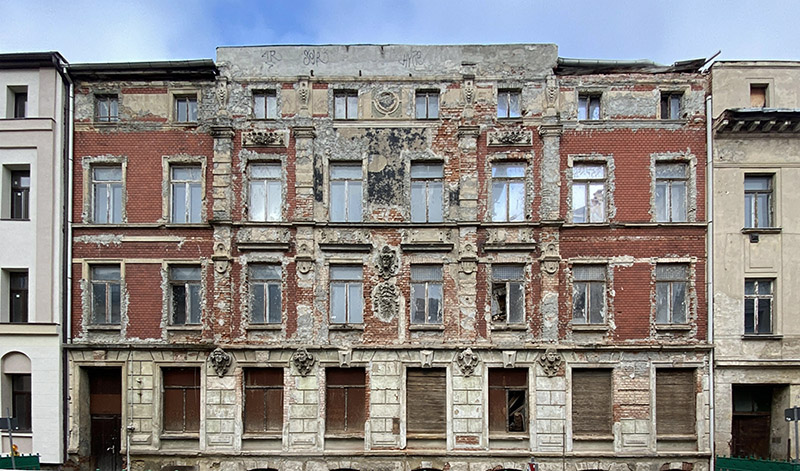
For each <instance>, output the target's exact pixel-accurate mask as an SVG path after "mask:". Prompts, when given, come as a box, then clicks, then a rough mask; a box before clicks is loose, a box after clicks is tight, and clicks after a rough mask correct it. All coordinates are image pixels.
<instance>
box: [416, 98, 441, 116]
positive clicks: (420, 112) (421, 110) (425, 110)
mask: <svg viewBox="0 0 800 471" xmlns="http://www.w3.org/2000/svg"><path fill="white" fill-rule="evenodd" d="M415 104H416V117H417V119H437V118H438V117H439V92H436V91H418V92H417V96H416V100H415Z"/></svg>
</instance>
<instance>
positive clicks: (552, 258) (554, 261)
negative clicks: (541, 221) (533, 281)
mask: <svg viewBox="0 0 800 471" xmlns="http://www.w3.org/2000/svg"><path fill="white" fill-rule="evenodd" d="M560 262H561V257H560V256H559V255H558V247H557V246H556V244H555V243H554V242H548V243H547V244H546V245H545V246H544V255H543V256H542V270H543V271H544V272H545V273H547V274H549V275H553V274H555V272H557V271H558V265H559V263H560Z"/></svg>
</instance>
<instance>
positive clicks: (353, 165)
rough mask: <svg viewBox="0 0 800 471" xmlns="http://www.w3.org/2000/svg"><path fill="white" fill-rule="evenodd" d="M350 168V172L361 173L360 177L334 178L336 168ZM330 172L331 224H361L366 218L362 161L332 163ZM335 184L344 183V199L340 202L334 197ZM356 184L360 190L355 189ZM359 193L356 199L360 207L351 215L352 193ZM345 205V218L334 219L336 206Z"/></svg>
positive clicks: (329, 168) (329, 167)
mask: <svg viewBox="0 0 800 471" xmlns="http://www.w3.org/2000/svg"><path fill="white" fill-rule="evenodd" d="M345 167H349V168H350V170H355V169H358V171H359V172H360V176H359V177H358V178H356V177H334V169H336V168H345ZM328 171H329V174H328V175H329V184H328V191H329V193H328V196H329V202H330V209H329V214H330V221H331V222H361V221H362V220H363V218H364V214H363V213H364V204H363V201H364V198H363V193H364V168H363V167H362V164H361V161H353V162H331V163H330V164H329V166H328ZM334 182H344V199H343V200H339V199H338V198H334V197H333V185H334ZM355 183H358V185H357V186H358V188H357V189H354V188H353V186H355ZM354 191H355V192H357V194H356V197H357V200H356V201H358V203H359V207H358V208H357V210H356V211H355V212H356V214H350V210H351V208H350V205H349V202H350V199H351V192H354ZM339 204H343V205H344V217H343V218H342V219H334V217H333V215H334V211H333V208H334V205H339ZM352 209H356V208H352Z"/></svg>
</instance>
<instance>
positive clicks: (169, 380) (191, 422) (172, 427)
mask: <svg viewBox="0 0 800 471" xmlns="http://www.w3.org/2000/svg"><path fill="white" fill-rule="evenodd" d="M161 374H162V377H163V383H164V386H163V388H164V389H163V393H164V415H163V417H164V431H165V432H199V431H200V368H163V369H162V370H161Z"/></svg>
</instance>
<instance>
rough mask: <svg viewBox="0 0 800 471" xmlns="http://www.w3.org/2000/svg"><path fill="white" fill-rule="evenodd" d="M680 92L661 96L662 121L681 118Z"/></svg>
mask: <svg viewBox="0 0 800 471" xmlns="http://www.w3.org/2000/svg"><path fill="white" fill-rule="evenodd" d="M682 96H683V94H682V93H680V92H673V93H662V94H661V119H680V118H681V97H682Z"/></svg>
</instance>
